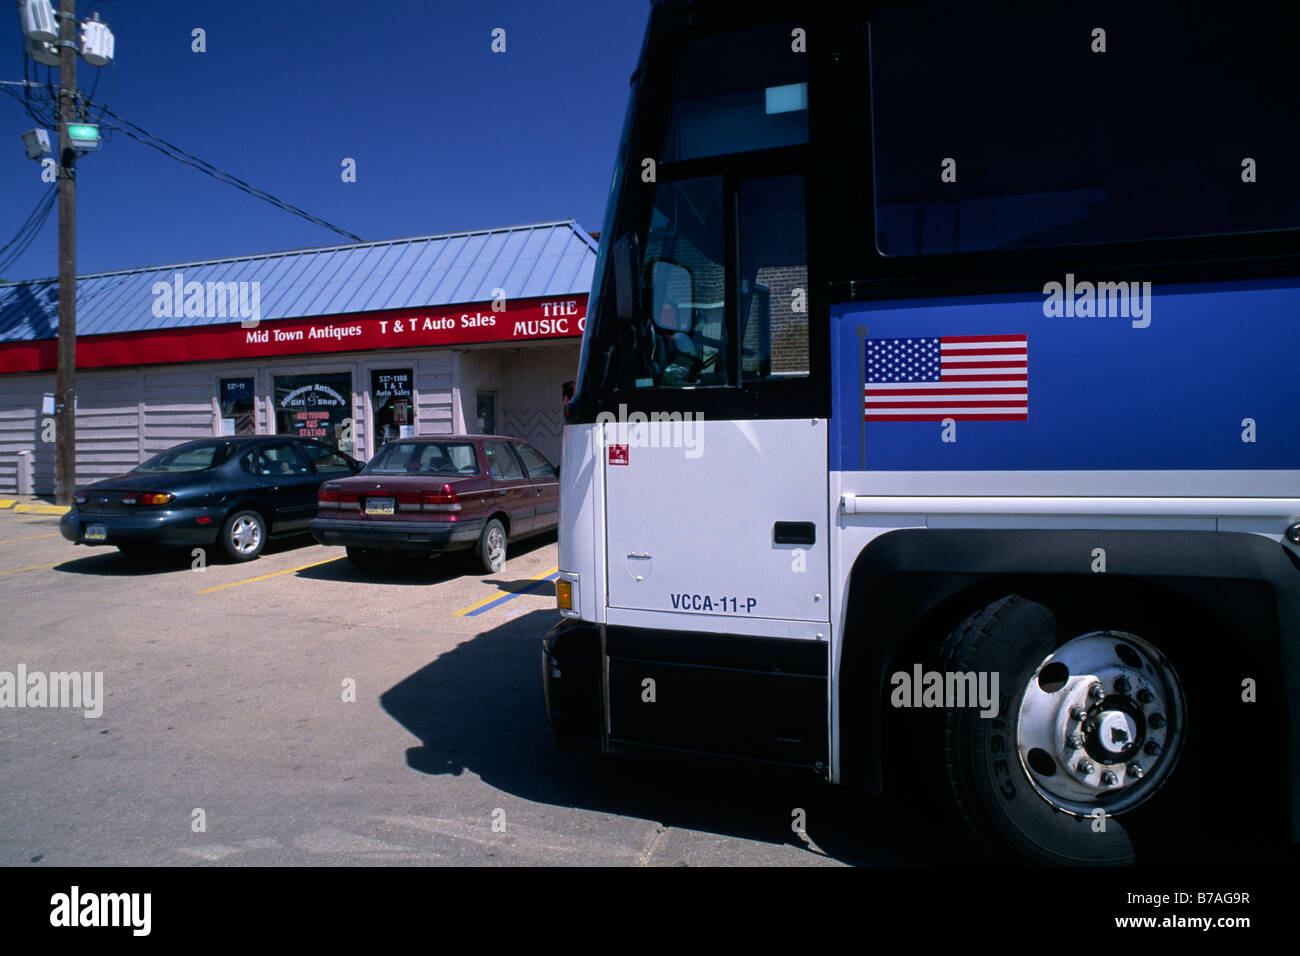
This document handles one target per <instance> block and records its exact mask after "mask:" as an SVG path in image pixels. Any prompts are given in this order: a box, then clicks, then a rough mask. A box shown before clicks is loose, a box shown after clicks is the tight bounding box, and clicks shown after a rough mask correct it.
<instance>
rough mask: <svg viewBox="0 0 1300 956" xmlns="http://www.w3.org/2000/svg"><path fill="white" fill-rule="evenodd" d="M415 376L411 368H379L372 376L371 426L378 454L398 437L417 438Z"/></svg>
mask: <svg viewBox="0 0 1300 956" xmlns="http://www.w3.org/2000/svg"><path fill="white" fill-rule="evenodd" d="M413 380H414V376H413V375H412V373H411V370H410V369H409V368H401V369H378V370H375V371H372V372H371V373H370V406H371V424H372V426H373V427H374V435H375V451H379V449H380V448H382V447H383V446H384V444H385V443H387V442H390V441H393V440H394V439H396V438H412V437H414V436H415V393H414V391H413V390H412V388H411V383H412V381H413Z"/></svg>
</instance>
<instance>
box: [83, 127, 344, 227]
mask: <svg viewBox="0 0 1300 956" xmlns="http://www.w3.org/2000/svg"><path fill="white" fill-rule="evenodd" d="M92 107H93V104H92ZM100 115H101V116H104V115H107V116H109V117H111V118H112V119H113V120H114V121H115V122H110V123H106V124H105V125H107V126H109V127H110V128H113V129H118V130H121V131H122V132H123V133H125V134H126V135H127V136H129V137H131V138H132V139H134V140H135V141H136V142H139V143H143V144H144V145H146V146H149V147H152V148H153V149H156V150H158V152H160V153H162V154H163V155H164V156H168V157H170V158H171V159H174V160H176V161H177V162H178V163H184V164H185V165H186V166H192V167H194V168H195V169H197V170H198V171H199V172H201V173H204V174H205V175H207V176H211V177H212V178H213V179H216V180H217V181H219V182H223V183H226V184H228V185H231V186H234V187H235V188H236V189H239V190H241V191H242V192H246V193H248V194H249V195H250V196H253V197H255V198H257V199H261V200H262V201H264V202H268V203H270V204H271V205H273V206H275V207H276V208H277V209H283V210H284V211H285V212H289V213H293V214H294V215H295V216H299V217H301V218H303V219H306V220H307V221H308V222H311V223H315V224H316V225H318V226H324V227H325V228H326V229H330V230H333V231H334V232H337V233H338V234H339V235H341V236H346V237H347V238H349V239H351V240H353V241H354V242H363V241H364V240H363V239H362V238H361V237H360V236H357V235H354V234H353V233H350V232H348V231H347V230H346V229H342V228H340V227H339V226H336V225H334V224H333V223H331V222H327V221H326V220H324V219H321V218H320V217H319V216H313V215H312V214H311V213H309V212H307V211H306V210H305V209H300V208H299V207H297V206H295V205H293V204H292V203H289V202H285V201H284V200H283V199H280V198H279V197H277V196H273V195H272V194H271V193H268V192H267V191H266V190H264V189H258V188H257V187H256V186H254V185H252V184H250V183H248V182H245V181H244V180H242V179H240V178H239V177H238V176H236V175H234V174H233V173H228V172H226V171H225V170H223V169H219V168H217V167H216V166H213V165H212V164H211V163H209V162H207V161H206V160H202V159H199V157H197V156H195V155H194V154H193V153H190V152H187V151H186V150H184V149H182V148H181V147H179V146H177V145H176V144H175V143H171V142H168V141H167V140H165V139H163V138H162V137H161V136H157V135H155V134H154V133H151V132H149V131H148V130H147V129H145V128H144V127H142V126H138V125H137V124H135V123H132V122H131V121H130V120H127V119H124V118H123V117H121V116H119V115H118V114H116V113H114V112H113V111H112V110H110V109H109V108H108V107H107V106H102V107H100Z"/></svg>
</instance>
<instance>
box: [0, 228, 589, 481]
mask: <svg viewBox="0 0 1300 956" xmlns="http://www.w3.org/2000/svg"><path fill="white" fill-rule="evenodd" d="M595 259H596V242H595V240H594V239H593V237H592V236H591V235H589V234H588V233H586V232H585V231H584V230H583V229H582V228H581V227H580V226H578V225H577V224H576V223H575V222H573V221H566V222H553V223H541V224H536V225H528V226H517V227H511V228H505V229H495V230H486V231H482V232H473V233H456V234H450V235H439V236H425V237H419V238H414V239H400V240H392V241H386V242H372V243H359V244H354V245H345V246H332V247H327V248H321V249H304V250H295V251H292V252H280V253H271V254H268V255H257V256H248V257H241V258H236V259H222V260H213V261H208V262H192V263H185V264H181V265H169V266H160V267H153V268H148V269H140V270H130V271H124V272H112V273H99V274H95V275H87V276H82V277H81V278H80V280H79V283H78V301H77V312H78V319H77V331H78V339H77V483H78V485H85V484H87V483H89V482H91V481H96V480H98V479H100V478H105V477H109V476H112V475H116V474H120V473H122V472H123V471H126V470H128V469H129V468H131V467H133V466H135V465H136V464H138V463H139V462H141V461H142V460H144V459H145V458H147V457H149V456H151V455H154V454H156V453H158V452H159V451H162V450H163V449H166V448H169V447H171V446H172V445H175V444H178V443H179V442H182V441H187V440H190V439H194V438H205V437H211V436H214V435H223V434H228V435H240V434H297V435H305V436H312V437H317V438H322V439H324V440H326V441H328V442H330V443H332V444H335V445H337V446H338V447H339V448H340V449H342V450H343V451H345V452H347V453H348V454H351V455H353V456H354V457H356V458H359V459H362V460H364V459H367V458H369V457H370V456H371V455H373V454H374V452H375V451H376V449H378V448H379V447H380V446H382V445H383V443H384V442H385V441H387V440H389V439H392V438H396V437H404V436H411V435H436V434H450V433H459V432H484V433H497V434H505V435H511V436H514V437H519V438H524V439H526V440H528V441H530V442H532V443H533V444H534V445H536V446H537V447H538V448H539V449H540V450H541V451H542V452H544V453H545V454H546V455H547V456H548V457H550V458H551V459H552V461H558V460H559V452H560V436H561V428H562V421H563V418H562V409H561V389H562V386H563V384H564V383H565V382H567V381H570V380H572V379H573V378H574V374H575V369H576V367H577V362H578V344H579V341H580V336H581V334H582V329H583V327H584V325H585V321H586V312H587V293H588V291H589V289H590V286H591V277H592V274H593V270H594V266H595ZM57 296H58V285H57V283H56V282H55V281H53V280H41V281H33V282H19V283H11V284H7V285H0V494H4V493H10V494H13V493H19V494H51V493H53V490H54V428H53V420H54V417H53V411H54V409H53V404H54V390H55V384H54V383H55V375H54V368H55V354H56V337H57V334H58V331H57V329H58V301H57Z"/></svg>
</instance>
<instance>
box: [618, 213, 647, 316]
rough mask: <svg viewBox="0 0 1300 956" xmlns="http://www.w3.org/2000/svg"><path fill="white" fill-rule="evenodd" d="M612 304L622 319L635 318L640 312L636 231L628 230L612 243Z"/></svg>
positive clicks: (638, 258)
mask: <svg viewBox="0 0 1300 956" xmlns="http://www.w3.org/2000/svg"><path fill="white" fill-rule="evenodd" d="M613 255H614V305H615V311H616V312H617V314H618V317H619V318H620V319H623V320H631V319H635V318H636V316H637V314H638V313H639V312H640V305H641V303H640V301H639V300H640V292H641V289H640V283H638V282H637V276H638V275H639V274H640V271H641V269H640V260H641V253H640V249H639V248H638V242H637V238H636V233H634V232H628V233H624V234H623V236H622V237H621V238H620V239H619V240H618V242H616V243H614V249H613Z"/></svg>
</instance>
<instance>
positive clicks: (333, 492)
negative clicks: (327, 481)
mask: <svg viewBox="0 0 1300 956" xmlns="http://www.w3.org/2000/svg"><path fill="white" fill-rule="evenodd" d="M317 500H319V501H338V500H339V490H338V489H337V488H330V487H327V486H326V485H321V489H320V494H319V495H318V496H317Z"/></svg>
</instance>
